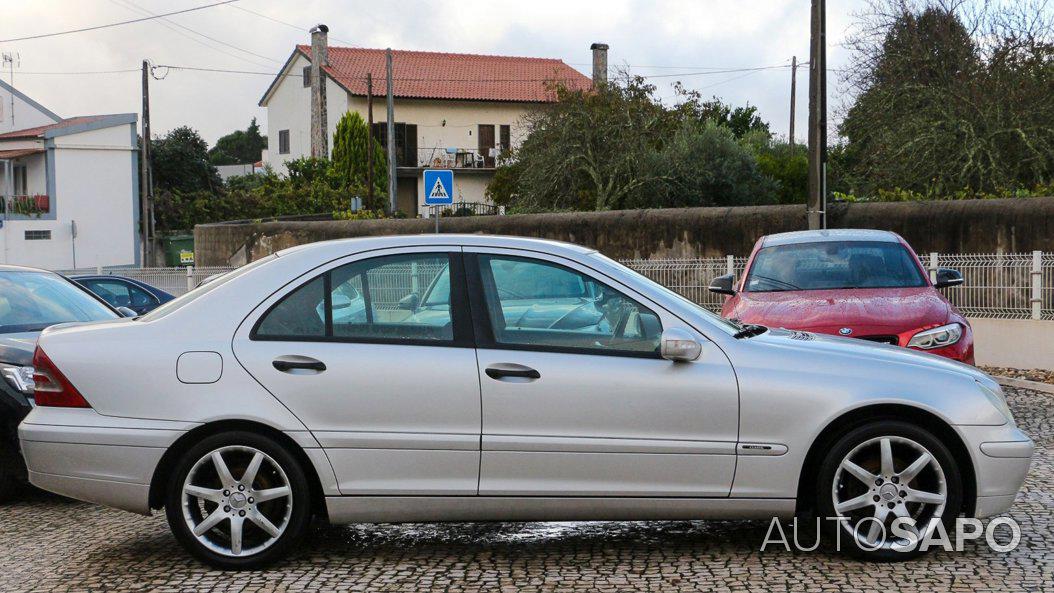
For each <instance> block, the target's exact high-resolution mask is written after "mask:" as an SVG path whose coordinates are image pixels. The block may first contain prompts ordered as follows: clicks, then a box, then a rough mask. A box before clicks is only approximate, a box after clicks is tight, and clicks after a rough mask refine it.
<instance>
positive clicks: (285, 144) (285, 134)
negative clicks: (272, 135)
mask: <svg viewBox="0 0 1054 593" xmlns="http://www.w3.org/2000/svg"><path fill="white" fill-rule="evenodd" d="M278 154H289V130H278Z"/></svg>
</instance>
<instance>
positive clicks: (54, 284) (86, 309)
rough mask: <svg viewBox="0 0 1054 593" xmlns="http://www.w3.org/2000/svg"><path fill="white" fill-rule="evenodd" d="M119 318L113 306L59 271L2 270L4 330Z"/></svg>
mask: <svg viewBox="0 0 1054 593" xmlns="http://www.w3.org/2000/svg"><path fill="white" fill-rule="evenodd" d="M118 317H119V316H118V315H117V313H115V312H114V311H113V309H110V308H109V307H107V306H106V305H104V304H102V303H101V302H99V301H98V299H96V298H95V297H93V296H91V295H90V294H88V293H87V292H85V291H84V290H81V289H80V288H78V287H77V286H76V285H74V284H73V283H72V282H69V281H68V280H66V279H65V278H63V277H62V276H59V275H58V274H51V273H49V272H32V271H26V272H23V271H9V272H0V333H4V334H10V333H16V332H29V331H40V330H42V329H44V328H45V327H48V326H50V325H55V324H56V323H68V322H71V321H102V320H106V319H117V318H118Z"/></svg>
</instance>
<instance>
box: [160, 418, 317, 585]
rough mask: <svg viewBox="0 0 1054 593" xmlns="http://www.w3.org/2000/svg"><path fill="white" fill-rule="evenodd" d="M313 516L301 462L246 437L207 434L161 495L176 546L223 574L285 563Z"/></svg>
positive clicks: (263, 439) (270, 442) (265, 441)
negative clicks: (163, 497) (250, 473)
mask: <svg viewBox="0 0 1054 593" xmlns="http://www.w3.org/2000/svg"><path fill="white" fill-rule="evenodd" d="M217 455H218V456H219V459H220V461H222V463H218V462H217V459H216V456H217ZM254 466H255V468H256V469H255V472H254V473H253V474H252V476H250V475H249V472H250V471H251V470H252V469H253V467H254ZM311 511H312V509H311V492H310V485H309V482H308V479H307V476H306V474H305V472H304V468H303V466H302V465H301V463H300V462H299V461H298V460H297V458H296V457H295V456H294V455H293V454H292V453H291V452H290V451H289V450H288V449H287V448H286V447H285V446H283V445H282V444H280V443H278V442H277V441H275V440H274V439H272V438H270V437H267V436H264V435H261V434H258V433H254V432H248V431H232V432H224V433H220V434H216V435H212V436H209V437H206V438H204V439H202V440H201V441H200V442H198V443H196V444H194V445H193V446H192V447H190V448H189V449H188V450H187V451H185V452H184V453H183V454H182V455H181V456H180V457H179V459H178V461H177V462H176V464H175V467H174V470H173V471H172V473H171V479H170V482H169V483H168V487H167V489H166V495H165V514H166V516H167V517H168V524H169V526H170V527H171V529H172V533H173V534H174V535H175V537H176V539H177V540H178V541H179V543H180V544H181V545H182V546H183V547H184V548H186V550H187V551H188V552H190V553H191V554H192V555H193V556H195V557H196V558H198V559H200V560H202V561H203V562H205V563H207V564H209V565H211V566H214V567H216V568H220V569H224V570H243V569H254V568H260V567H263V566H267V565H269V564H272V563H274V562H277V561H278V560H281V559H282V558H284V557H285V556H287V555H288V554H289V553H290V552H291V551H292V550H293V549H294V548H295V546H296V545H297V543H299V541H300V540H301V539H302V538H303V536H304V534H305V532H306V531H307V529H308V526H309V524H310V521H311V515H312V512H311Z"/></svg>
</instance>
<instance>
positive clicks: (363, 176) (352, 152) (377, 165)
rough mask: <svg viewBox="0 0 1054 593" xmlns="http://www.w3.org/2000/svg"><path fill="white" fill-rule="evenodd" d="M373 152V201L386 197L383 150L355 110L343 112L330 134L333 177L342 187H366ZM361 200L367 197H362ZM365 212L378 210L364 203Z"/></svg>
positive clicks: (385, 164) (386, 184)
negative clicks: (334, 130) (333, 131)
mask: <svg viewBox="0 0 1054 593" xmlns="http://www.w3.org/2000/svg"><path fill="white" fill-rule="evenodd" d="M370 149H372V150H373V188H374V189H373V193H374V196H375V200H376V201H379V202H380V201H383V197H385V196H387V195H388V159H387V157H386V156H385V154H384V148H383V147H381V143H380V142H378V141H377V139H376V138H374V137H373V136H372V135H371V134H370V129H369V127H368V126H367V125H366V122H365V121H364V120H363V119H362V116H361V115H359V113H358V112H357V111H349V112H347V113H345V114H344V115H343V116H342V117H341V118H340V121H339V122H337V130H336V132H335V133H334V134H333V160H332V164H331V167H332V169H333V174H334V176H335V177H336V179H337V180H338V182H339V183H340V185H341V186H342V187H343V188H348V187H353V186H354V187H362V188H366V187H368V183H367V181H368V179H367V171H368V170H369V159H368V156H369V153H368V152H367V151H368V150H370ZM362 197H363V199H365V198H366V196H365V195H364V196H362ZM365 206H366V208H367V209H373V208H375V207H377V205H376V204H366V205H365Z"/></svg>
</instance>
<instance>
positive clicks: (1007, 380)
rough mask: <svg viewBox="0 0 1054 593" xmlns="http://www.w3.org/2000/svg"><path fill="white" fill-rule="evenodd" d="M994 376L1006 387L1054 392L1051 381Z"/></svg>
mask: <svg viewBox="0 0 1054 593" xmlns="http://www.w3.org/2000/svg"><path fill="white" fill-rule="evenodd" d="M992 378H993V379H995V380H996V381H997V382H998V383H999V384H1000V385H1003V386H1005V387H1018V388H1020V389H1031V390H1033V391H1042V392H1043V393H1050V394H1054V385H1051V384H1050V383H1040V382H1039V381H1028V380H1026V379H1014V378H1013V377H1000V376H998V375H993V376H992Z"/></svg>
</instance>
